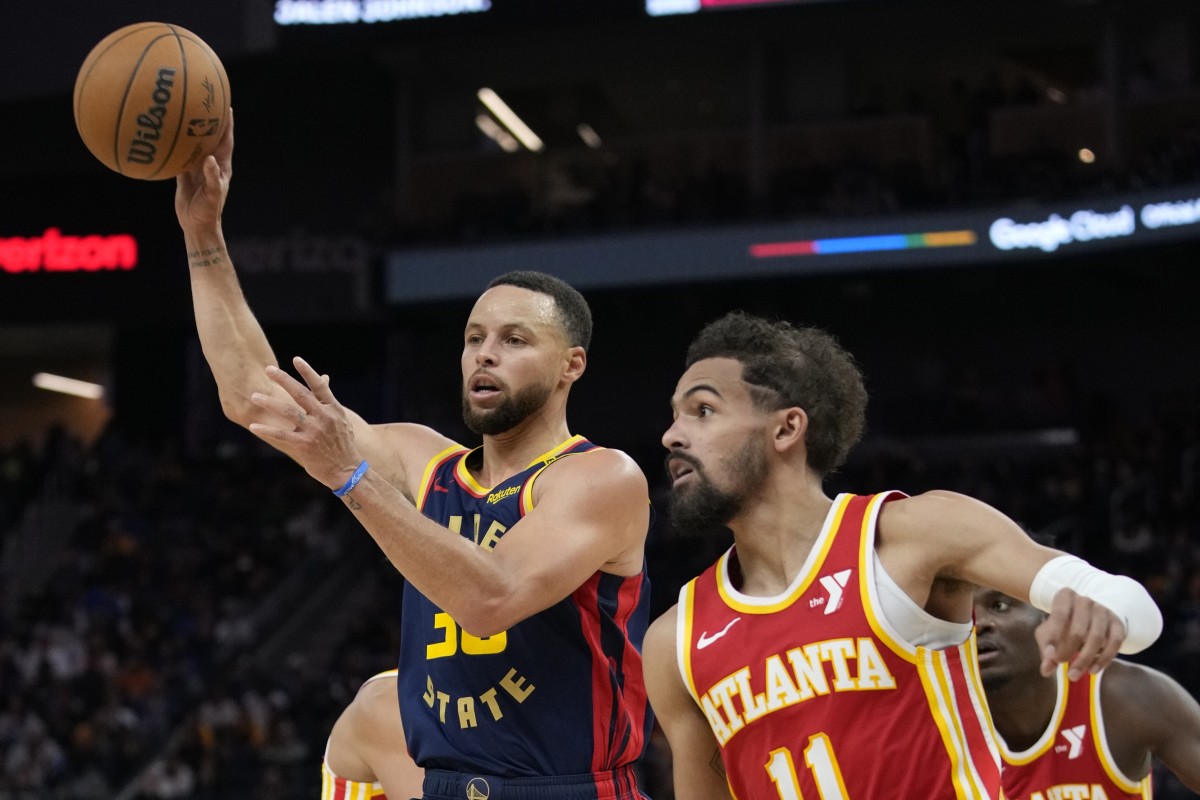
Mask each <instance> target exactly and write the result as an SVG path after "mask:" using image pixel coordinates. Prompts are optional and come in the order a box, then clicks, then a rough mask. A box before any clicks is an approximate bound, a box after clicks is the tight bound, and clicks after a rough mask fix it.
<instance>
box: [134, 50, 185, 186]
mask: <svg viewBox="0 0 1200 800" xmlns="http://www.w3.org/2000/svg"><path fill="white" fill-rule="evenodd" d="M174 86H175V69H174V68H173V67H162V68H161V69H159V71H158V80H157V81H155V83H154V92H153V93H152V94H151V95H150V99H151V100H152V101H153V102H154V105H152V106H150V108H148V109H146V113H144V114H138V115H137V130H135V131H134V134H133V135H134V139H133V141H131V142H130V143H129V156H128V158H129V160H130V161H132V162H133V163H135V164H153V163H154V157H155V156H156V155H157V154H158V145H157V144H155V142H157V141H158V140H159V138H161V136H162V127H163V118H164V117H166V116H167V104H168V103H170V102H171V89H172V87H174Z"/></svg>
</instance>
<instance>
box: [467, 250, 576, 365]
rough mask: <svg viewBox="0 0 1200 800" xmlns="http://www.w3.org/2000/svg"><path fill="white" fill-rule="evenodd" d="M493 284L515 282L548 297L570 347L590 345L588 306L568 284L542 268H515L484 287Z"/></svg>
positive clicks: (490, 286)
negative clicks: (537, 270) (534, 269)
mask: <svg viewBox="0 0 1200 800" xmlns="http://www.w3.org/2000/svg"><path fill="white" fill-rule="evenodd" d="M496 286H516V287H517V288H518V289H528V290H530V291H531V292H538V293H539V294H544V295H546V296H547V297H549V298H551V299H552V300H553V301H554V305H555V307H556V308H557V309H558V316H559V322H561V323H562V329H563V333H565V334H566V335H567V343H568V344H569V345H570V346H571V347H582V348H583V349H584V351H586V350H587V349H588V347H589V346H590V345H591V343H592V309H591V308H589V307H588V303H587V300H584V299H583V295H581V294H580V293H579V291H578V290H577V289H576V288H575V287H573V286H571V284H569V283H567V282H566V281H564V280H562V279H561V278H556V277H554V276H553V275H547V274H546V273H544V272H534V271H533V270H515V271H513V272H506V273H504V274H503V275H501V276H499V277H497V278H493V279H492V282H491V283H489V284H488V285H487V288H488V289H491V288H493V287H496Z"/></svg>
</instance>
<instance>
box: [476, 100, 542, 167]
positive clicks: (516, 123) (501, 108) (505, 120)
mask: <svg viewBox="0 0 1200 800" xmlns="http://www.w3.org/2000/svg"><path fill="white" fill-rule="evenodd" d="M475 96H476V97H477V98H479V102H481V103H483V105H484V107H485V108H486V109H487V110H488V111H490V112H492V116H494V117H495V118H496V119H497V120H499V122H500V124H501V125H503V126H504V127H505V128H507V129H508V132H509V133H511V134H512V135H513V136H514V137H516V140H517V141H518V142H520V143H521V144H522V145H523V146H524V147H525V149H526V150H531V151H532V152H534V153H540V152H541V151H542V150H543V149H545V147H546V145H545V143H544V142H543V141H542V140H541V138H540V137H539V136H538V135H537V134H536V133H534V132H533V130H532V129H531V128H530V127H529V126H528V125H526V124H525V121H524V120H523V119H521V118H520V117H519V116H517V112H515V111H513V110H512V109H511V108H509V107H508V103H505V102H504V101H503V100H502V99H500V95H498V94H496V93H495V92H494V91H492V90H491V89H489V88H488V87H486V86H485V87H483V88H482V89H480V90H479V91H478V92H476V93H475ZM475 124H476V125H479V118H478V117H476V118H475ZM479 129H480V130H481V131H483V132H484V133H485V134H487V135H488V136H492V134H490V133H488V131H487V130H485V129H484V127H482V126H480V128H479ZM492 138H493V139H496V137H495V136H492ZM496 142H497V143H498V144H499V145H500V146H501V147H504V149H505V150H508V148H507V147H505V146H504V143H503V142H502V141H501V140H500V139H496ZM509 152H512V151H511V150H509Z"/></svg>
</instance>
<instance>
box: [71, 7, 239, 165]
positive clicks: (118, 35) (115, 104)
mask: <svg viewBox="0 0 1200 800" xmlns="http://www.w3.org/2000/svg"><path fill="white" fill-rule="evenodd" d="M228 119H229V78H228V77H227V76H226V75H225V68H224V67H223V66H221V61H220V59H218V58H217V54H216V53H214V52H213V51H212V48H211V47H209V46H208V45H207V44H205V43H204V41H203V40H201V39H200V37H199V36H197V35H196V34H194V33H192V32H191V31H188V30H185V29H183V28H181V27H179V26H178V25H167V24H166V23H162V22H139V23H136V24H134V25H127V26H125V27H124V28H121V29H120V30H116V31H113V32H112V33H110V34H109V35H108V36H106V37H104V39H102V40H101V41H100V43H99V44H97V45H96V46H95V47H94V48H92V52H90V53H88V57H87V58H86V59H84V61H83V66H82V67H80V68H79V75H78V77H76V78H75V127H77V128H78V129H79V135H80V136H81V137H82V138H83V143H84V144H86V145H87V148H88V150H91V151H92V155H94V156H95V157H96V158H98V159H100V161H101V162H102V163H103V164H104V166H106V167H108V168H109V169H112V170H116V171H117V172H119V173H121V174H122V175H127V176H129V177H130V178H140V179H142V180H151V181H153V180H162V179H165V178H173V177H175V176H176V175H178V174H179V173H181V172H184V171H186V170H188V169H191V168H192V167H194V166H195V165H196V164H198V163H200V161H201V160H202V159H203V158H204V157H205V156H207V155H208V154H209V153H211V152H212V151H213V150H214V149H216V146H217V143H218V142H219V141H220V140H221V133H222V132H223V131H224V130H225V125H226V123H227V122H228Z"/></svg>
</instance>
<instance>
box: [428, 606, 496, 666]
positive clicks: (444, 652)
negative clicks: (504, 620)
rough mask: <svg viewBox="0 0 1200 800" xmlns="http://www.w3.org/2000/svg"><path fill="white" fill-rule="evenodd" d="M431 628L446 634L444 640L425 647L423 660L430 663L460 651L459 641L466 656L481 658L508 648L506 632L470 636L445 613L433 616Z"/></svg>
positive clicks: (440, 612)
mask: <svg viewBox="0 0 1200 800" xmlns="http://www.w3.org/2000/svg"><path fill="white" fill-rule="evenodd" d="M433 627H434V628H435V629H441V630H444V631H445V632H446V638H444V639H443V640H442V641H440V642H434V643H433V644H427V645H425V660H426V661H432V660H433V659H435V658H447V657H449V656H452V655H454V654H455V653H457V652H458V651H459V649H460V645H459V640H460V639H461V640H462V644H461V649H462V651H463V653H464V654H465V655H468V656H483V655H489V654H491V653H502V652H504V648H505V647H506V646H508V633H507V631H500V633H497V634H496V635H495V636H488V637H485V638H482V639H481V638H479V637H478V636H472V635H471V634H469V633H467V632H466V631H464V630H461V629H460V628H459V627H458V623H457V622H455V621H454V618H453V617H451V616H450V615H449V614H447V613H446V612H445V611H439V612H437V613H436V614H434V615H433Z"/></svg>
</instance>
